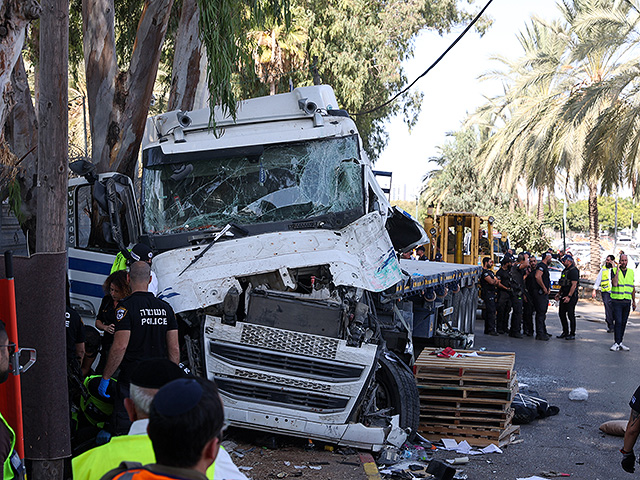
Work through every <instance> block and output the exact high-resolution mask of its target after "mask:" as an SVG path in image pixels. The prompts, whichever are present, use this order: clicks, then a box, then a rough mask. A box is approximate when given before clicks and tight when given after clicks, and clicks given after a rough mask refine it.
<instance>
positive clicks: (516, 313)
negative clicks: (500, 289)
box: [509, 264, 525, 338]
mask: <svg viewBox="0 0 640 480" xmlns="http://www.w3.org/2000/svg"><path fill="white" fill-rule="evenodd" d="M523 274H524V270H521V269H520V268H518V265H517V264H515V265H513V267H511V304H512V306H513V312H512V313H511V328H510V329H509V335H511V336H512V337H516V338H521V337H522V334H521V333H520V330H521V329H522V312H523V308H524V290H525V285H524V276H523Z"/></svg>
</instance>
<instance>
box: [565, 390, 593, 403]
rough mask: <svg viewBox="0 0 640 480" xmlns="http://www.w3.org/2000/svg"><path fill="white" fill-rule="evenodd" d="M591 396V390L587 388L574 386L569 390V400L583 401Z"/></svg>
mask: <svg viewBox="0 0 640 480" xmlns="http://www.w3.org/2000/svg"><path fill="white" fill-rule="evenodd" d="M588 398H589V392H587V389H586V388H582V387H580V388H574V389H573V390H571V391H570V392H569V400H573V401H576V402H583V401H585V400H587V399H588Z"/></svg>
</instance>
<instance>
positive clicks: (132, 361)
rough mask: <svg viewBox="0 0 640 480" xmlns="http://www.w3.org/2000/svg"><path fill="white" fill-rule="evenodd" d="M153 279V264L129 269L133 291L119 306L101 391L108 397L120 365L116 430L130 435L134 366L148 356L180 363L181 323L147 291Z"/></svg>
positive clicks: (138, 263) (139, 264)
mask: <svg viewBox="0 0 640 480" xmlns="http://www.w3.org/2000/svg"><path fill="white" fill-rule="evenodd" d="M150 281H151V267H150V266H149V264H148V263H146V262H140V261H139V262H135V263H133V264H132V265H131V269H130V272H129V284H130V286H131V291H132V292H133V293H132V294H131V295H129V296H128V297H127V298H125V299H124V300H122V301H121V302H120V304H119V305H118V307H117V308H116V321H117V323H116V329H115V334H114V337H113V345H112V346H111V350H110V351H109V358H108V359H107V365H106V366H105V369H104V372H103V374H102V380H101V381H100V387H99V389H98V391H99V392H100V394H101V395H103V396H105V397H108V396H109V395H108V394H107V387H108V386H109V379H110V378H111V377H112V376H113V374H114V373H115V372H116V370H117V369H118V367H120V375H119V377H118V382H117V384H116V398H115V401H114V412H113V413H114V415H113V423H114V424H113V425H112V432H113V433H114V434H116V435H123V434H126V433H127V431H128V429H129V426H130V425H131V422H130V421H129V417H128V415H127V412H126V410H125V408H124V399H125V398H128V397H129V378H130V375H131V371H132V370H133V368H134V367H135V366H136V365H137V364H138V363H139V362H140V361H142V360H144V359H146V358H154V357H162V358H168V359H169V360H171V361H172V362H174V363H176V364H177V363H178V362H179V357H180V350H179V345H178V324H177V322H176V317H175V314H174V312H173V310H172V309H171V306H170V305H169V304H168V303H166V302H165V301H163V300H160V299H158V298H156V297H154V295H153V294H152V293H150V292H148V291H147V287H148V285H149V282H150Z"/></svg>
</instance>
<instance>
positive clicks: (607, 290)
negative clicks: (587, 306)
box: [591, 255, 616, 333]
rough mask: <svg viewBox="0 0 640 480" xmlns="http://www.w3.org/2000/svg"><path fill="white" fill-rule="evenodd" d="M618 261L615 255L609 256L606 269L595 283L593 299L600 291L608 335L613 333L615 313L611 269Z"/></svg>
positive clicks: (603, 268)
mask: <svg viewBox="0 0 640 480" xmlns="http://www.w3.org/2000/svg"><path fill="white" fill-rule="evenodd" d="M615 259H616V257H614V256H613V255H607V258H606V259H605V261H604V267H602V269H601V270H600V272H599V273H598V277H597V278H596V281H595V282H594V283H593V290H591V297H592V298H596V291H597V290H600V295H601V296H602V303H603V304H604V319H605V321H606V322H607V333H613V311H612V307H611V276H612V275H611V269H612V268H613V261H614V260H615Z"/></svg>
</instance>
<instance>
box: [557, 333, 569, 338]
mask: <svg viewBox="0 0 640 480" xmlns="http://www.w3.org/2000/svg"><path fill="white" fill-rule="evenodd" d="M568 336H569V334H568V333H562V334H560V335H556V338H567V337H568Z"/></svg>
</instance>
